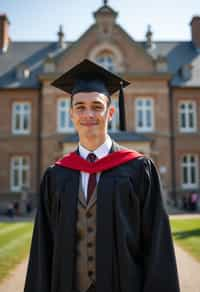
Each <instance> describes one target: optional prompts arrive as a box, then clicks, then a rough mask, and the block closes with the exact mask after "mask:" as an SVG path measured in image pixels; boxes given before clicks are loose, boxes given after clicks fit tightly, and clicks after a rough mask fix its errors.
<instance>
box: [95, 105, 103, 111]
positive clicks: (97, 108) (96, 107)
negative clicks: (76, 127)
mask: <svg viewBox="0 0 200 292" xmlns="http://www.w3.org/2000/svg"><path fill="white" fill-rule="evenodd" d="M94 109H95V110H102V109H103V108H102V106H95V107H94Z"/></svg>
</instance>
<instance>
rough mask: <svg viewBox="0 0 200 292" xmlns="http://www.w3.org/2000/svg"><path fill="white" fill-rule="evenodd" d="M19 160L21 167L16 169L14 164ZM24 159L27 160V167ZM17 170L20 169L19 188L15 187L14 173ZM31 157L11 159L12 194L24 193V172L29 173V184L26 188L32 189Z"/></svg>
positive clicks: (17, 156)
mask: <svg viewBox="0 0 200 292" xmlns="http://www.w3.org/2000/svg"><path fill="white" fill-rule="evenodd" d="M17 159H18V160H19V167H17V168H16V167H15V166H14V162H15V161H16V160H17ZM23 159H27V165H25V167H24V166H23V162H22V161H23ZM15 169H18V172H19V174H18V175H19V185H18V186H15V185H14V171H15ZM30 169H31V167H30V157H29V156H27V155H24V156H22V155H14V156H12V157H11V159H10V190H11V192H20V191H22V186H23V184H22V173H23V170H26V171H27V182H26V186H27V187H30V178H31V174H30Z"/></svg>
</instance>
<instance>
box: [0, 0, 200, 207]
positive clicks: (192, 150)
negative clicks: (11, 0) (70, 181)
mask: <svg viewBox="0 0 200 292" xmlns="http://www.w3.org/2000/svg"><path fill="white" fill-rule="evenodd" d="M117 16H118V13H117V12H115V11H114V10H113V9H112V8H111V7H110V6H109V5H108V4H107V2H106V1H105V4H104V5H103V6H102V7H100V8H99V9H98V10H97V11H96V12H95V13H94V23H92V25H91V26H90V27H89V28H88V29H87V31H85V32H84V33H83V34H82V36H81V37H80V38H79V39H78V40H77V41H75V42H70V41H66V40H65V39H64V33H63V30H62V27H60V29H59V32H58V39H57V41H56V42H28V41H27V42H15V41H11V40H10V38H9V20H8V17H7V16H6V15H0V204H1V206H3V205H5V203H7V202H8V201H13V200H16V199H19V197H20V196H21V190H22V187H23V185H26V186H27V187H28V188H29V192H30V194H32V195H33V196H34V195H35V194H36V193H37V191H38V185H39V181H40V179H41V175H42V173H43V171H44V169H45V168H46V167H47V166H48V165H49V164H52V163H53V162H54V161H55V160H56V159H57V158H58V157H60V156H62V155H63V153H66V152H68V151H70V150H72V149H74V148H75V146H76V143H77V141H78V139H77V135H76V133H75V131H74V129H73V125H72V122H71V121H70V118H69V115H68V110H69V96H68V95H67V94H65V93H63V92H61V91H59V90H57V89H55V88H53V87H52V86H51V85H50V82H51V81H52V80H53V79H55V78H56V77H58V76H59V75H60V74H61V73H63V72H64V71H66V70H68V69H69V68H70V67H72V66H73V65H74V64H76V63H77V62H79V61H81V60H82V59H84V58H89V59H91V60H92V61H95V62H97V63H99V64H102V65H103V66H105V67H106V68H108V69H110V70H112V71H114V72H117V73H118V74H120V75H121V76H122V77H124V78H126V79H127V80H129V81H130V82H131V85H130V86H129V87H128V88H127V89H125V101H126V113H127V131H126V132H120V131H119V130H118V119H117V115H118V114H116V116H115V118H114V119H113V121H112V123H111V124H110V126H109V131H110V135H111V136H112V137H113V139H115V140H116V141H117V142H119V143H121V144H122V145H124V146H127V147H130V148H132V149H136V150H138V151H141V152H143V153H145V154H146V155H147V156H149V157H151V158H152V159H153V160H154V161H155V162H156V164H157V166H158V168H159V170H160V175H161V177H162V181H163V187H164V190H165V191H164V194H165V198H164V199H166V197H167V196H168V197H169V198H173V199H175V200H178V201H179V200H181V198H182V196H183V195H184V194H185V193H188V192H189V191H193V190H196V191H198V192H199V190H200V184H199V176H200V171H199V168H200V17H198V16H195V17H193V19H192V21H191V23H190V25H191V40H189V41H183V42H180V41H178V42H176V41H173V42H169V41H168V42H164V41H162V42H161V41H156V42H155V41H154V40H153V35H152V32H151V29H150V28H148V29H147V33H146V38H145V40H144V41H143V42H137V41H135V40H134V39H133V38H132V37H131V36H130V35H128V34H127V32H126V31H124V29H123V28H122V27H121V26H120V25H119V24H118V23H117ZM113 103H114V104H115V105H116V108H117V104H118V100H117V95H116V96H114V97H113Z"/></svg>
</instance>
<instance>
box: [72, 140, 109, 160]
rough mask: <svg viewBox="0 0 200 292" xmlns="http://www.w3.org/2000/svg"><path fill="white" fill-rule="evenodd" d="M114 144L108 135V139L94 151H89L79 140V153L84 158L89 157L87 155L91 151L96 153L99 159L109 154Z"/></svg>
mask: <svg viewBox="0 0 200 292" xmlns="http://www.w3.org/2000/svg"><path fill="white" fill-rule="evenodd" d="M111 146H112V140H111V138H110V136H109V135H107V136H106V141H105V142H104V143H103V144H101V145H100V146H99V147H98V148H97V149H95V150H94V151H89V150H88V149H86V148H85V147H83V146H82V145H81V144H80V142H79V146H78V149H79V153H80V156H81V157H83V158H84V159H87V156H88V154H89V153H91V152H92V153H94V154H95V155H96V156H97V158H98V159H100V158H103V157H104V156H106V155H108V153H109V151H110V149H111Z"/></svg>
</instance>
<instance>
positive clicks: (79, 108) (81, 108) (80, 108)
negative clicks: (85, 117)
mask: <svg viewBox="0 0 200 292" xmlns="http://www.w3.org/2000/svg"><path fill="white" fill-rule="evenodd" d="M76 109H77V110H83V109H84V106H77V107H76Z"/></svg>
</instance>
